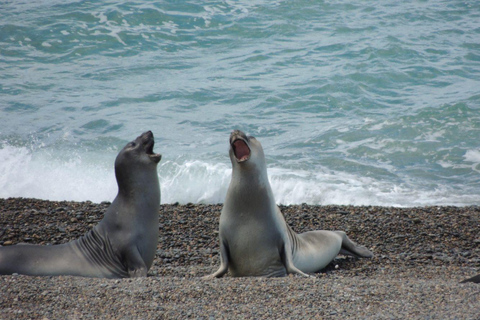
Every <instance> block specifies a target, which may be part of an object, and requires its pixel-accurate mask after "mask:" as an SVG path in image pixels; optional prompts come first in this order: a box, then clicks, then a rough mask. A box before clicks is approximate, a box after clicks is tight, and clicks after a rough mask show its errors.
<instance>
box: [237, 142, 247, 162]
mask: <svg viewBox="0 0 480 320" xmlns="http://www.w3.org/2000/svg"><path fill="white" fill-rule="evenodd" d="M233 152H235V158H237V159H238V160H239V161H243V160H247V159H248V157H249V156H250V149H249V148H248V146H247V144H246V143H245V141H243V140H236V141H235V142H233Z"/></svg>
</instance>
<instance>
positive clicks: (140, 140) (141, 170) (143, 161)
mask: <svg viewBox="0 0 480 320" xmlns="http://www.w3.org/2000/svg"><path fill="white" fill-rule="evenodd" d="M154 145H155V140H154V138H153V133H152V132H151V131H147V132H144V133H142V134H141V135H140V136H138V137H137V138H136V139H135V140H133V141H131V142H129V143H127V145H126V146H125V147H123V149H122V150H121V151H120V152H119V154H118V155H117V158H116V159H115V175H116V176H117V181H118V182H119V183H120V181H126V182H127V181H132V180H141V179H143V178H141V179H137V178H135V177H139V176H142V177H143V176H144V175H145V174H147V175H152V174H155V176H156V175H157V173H156V168H157V164H158V163H159V162H160V160H161V159H162V156H161V155H160V154H158V153H154V152H153V146H154ZM150 171H154V173H151V172H150Z"/></svg>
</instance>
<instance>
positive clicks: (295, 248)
mask: <svg viewBox="0 0 480 320" xmlns="http://www.w3.org/2000/svg"><path fill="white" fill-rule="evenodd" d="M229 154H230V160H231V162H232V180H231V182H230V185H229V187H228V191H227V196H226V198H225V202H224V205H223V209H222V212H221V214H220V228H219V238H220V268H219V269H218V270H217V271H216V272H215V273H213V274H211V275H209V276H206V277H205V278H206V279H211V278H214V277H217V278H219V277H221V276H223V275H224V274H225V273H226V272H227V271H228V270H230V273H231V275H232V276H234V277H246V276H263V277H277V276H285V275H286V274H288V273H296V274H300V275H302V276H307V277H308V276H309V275H307V274H306V273H311V272H317V271H319V270H321V269H322V268H324V267H325V266H326V265H327V264H328V263H330V262H331V261H332V260H333V259H334V258H335V256H337V254H339V253H342V254H349V255H353V256H355V257H365V258H369V257H372V256H373V254H372V252H370V251H369V250H368V249H366V248H365V247H363V246H359V245H357V244H355V243H354V242H352V241H351V240H350V239H349V238H348V237H347V235H346V234H345V232H342V231H324V230H322V231H311V232H305V233H302V234H296V233H295V232H294V231H293V230H292V229H291V228H290V226H289V225H287V223H286V222H285V218H284V216H283V214H282V213H281V212H280V209H279V208H278V206H277V205H276V203H275V199H274V197H273V193H272V189H271V187H270V183H269V181H268V176H267V166H266V163H265V155H264V153H263V148H262V145H261V144H260V142H259V141H258V140H256V139H255V138H254V137H251V136H250V137H247V136H246V135H245V134H244V133H243V132H242V131H239V130H236V131H233V132H232V134H231V135H230V151H229Z"/></svg>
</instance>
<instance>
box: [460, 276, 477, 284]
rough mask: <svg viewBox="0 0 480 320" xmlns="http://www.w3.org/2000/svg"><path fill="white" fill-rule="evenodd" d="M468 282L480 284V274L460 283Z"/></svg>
mask: <svg viewBox="0 0 480 320" xmlns="http://www.w3.org/2000/svg"><path fill="white" fill-rule="evenodd" d="M467 282H473V283H480V274H477V275H476V276H473V277H471V278H468V279H465V280H463V281H462V282H460V283H467Z"/></svg>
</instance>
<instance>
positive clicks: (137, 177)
mask: <svg viewBox="0 0 480 320" xmlns="http://www.w3.org/2000/svg"><path fill="white" fill-rule="evenodd" d="M117 184H118V195H117V198H119V197H121V198H122V199H124V200H126V201H128V199H143V200H142V201H138V200H137V202H139V203H144V205H149V204H150V203H151V204H152V205H159V204H160V186H159V182H158V175H157V171H156V170H143V171H140V172H137V173H135V174H130V175H129V176H125V175H123V176H122V177H121V178H119V177H118V175H117Z"/></svg>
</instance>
